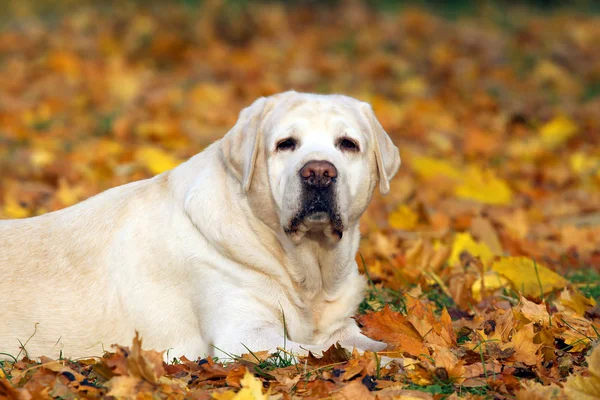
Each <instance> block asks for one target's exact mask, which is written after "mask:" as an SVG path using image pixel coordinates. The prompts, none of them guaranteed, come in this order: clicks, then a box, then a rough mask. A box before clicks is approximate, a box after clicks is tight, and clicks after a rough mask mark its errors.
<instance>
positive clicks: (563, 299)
mask: <svg viewBox="0 0 600 400" xmlns="http://www.w3.org/2000/svg"><path fill="white" fill-rule="evenodd" d="M559 304H560V307H561V308H562V307H564V308H566V309H567V310H571V311H572V312H574V313H575V314H577V315H579V316H581V317H583V316H584V314H585V311H586V310H587V309H588V308H592V307H594V306H595V305H596V300H594V299H593V298H592V297H590V298H587V297H585V296H583V295H582V294H580V293H579V292H576V291H569V290H567V289H565V290H563V291H562V292H561V294H560V298H559ZM561 308H559V310H560V309H561Z"/></svg>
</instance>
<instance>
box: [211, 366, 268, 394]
mask: <svg viewBox="0 0 600 400" xmlns="http://www.w3.org/2000/svg"><path fill="white" fill-rule="evenodd" d="M240 383H241V384H242V390H240V391H239V392H237V393H234V392H233V391H232V390H228V391H226V392H221V393H213V395H212V398H213V399H216V400H268V399H269V396H270V390H269V391H267V393H263V392H262V389H263V384H262V381H261V380H260V379H258V378H256V377H255V376H254V375H252V374H251V373H250V372H248V371H246V374H245V375H244V377H243V378H242V380H241V381H240Z"/></svg>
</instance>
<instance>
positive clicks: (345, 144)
mask: <svg viewBox="0 0 600 400" xmlns="http://www.w3.org/2000/svg"><path fill="white" fill-rule="evenodd" d="M338 146H339V148H340V149H341V150H342V151H352V152H357V151H358V150H359V148H358V144H356V142H355V141H353V140H350V139H348V138H342V139H340V140H339V142H338Z"/></svg>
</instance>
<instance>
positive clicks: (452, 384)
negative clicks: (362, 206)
mask: <svg viewBox="0 0 600 400" xmlns="http://www.w3.org/2000/svg"><path fill="white" fill-rule="evenodd" d="M206 4H207V6H206V7H205V8H204V9H202V10H201V11H200V12H199V14H198V15H197V19H195V18H192V17H191V16H190V15H191V13H190V12H189V10H188V9H185V8H182V7H180V6H164V9H161V10H159V11H158V12H157V11H156V10H155V11H154V12H152V11H148V10H150V8H149V9H148V10H144V11H143V12H142V11H140V10H137V9H135V8H131V7H129V8H128V7H124V8H123V9H119V10H118V11H117V10H114V15H113V14H111V15H108V16H107V15H104V14H102V13H101V12H99V11H97V10H94V9H93V8H92V9H82V10H80V11H78V12H76V13H73V14H66V15H65V16H64V18H63V19H62V20H61V21H60V23H59V24H57V25H54V26H52V25H50V24H47V23H46V22H43V21H38V20H36V19H34V18H32V19H30V20H28V21H29V23H28V24H19V23H18V20H17V22H15V23H14V25H12V27H11V28H10V29H6V30H4V31H0V68H1V72H2V73H0V105H1V107H0V176H1V177H2V179H0V217H2V218H23V217H29V216H34V215H39V214H43V213H45V212H48V211H53V210H56V209H60V208H63V207H67V206H70V205H72V204H74V203H76V202H78V201H81V200H83V199H85V198H87V197H89V196H92V195H93V194H95V193H98V192H100V191H102V190H105V189H107V188H109V187H112V186H116V185H119V184H123V183H126V182H130V181H133V180H136V179H143V178H146V177H149V176H151V175H153V174H158V173H161V172H164V171H165V170H168V169H170V168H173V167H175V166H176V165H177V164H178V163H179V162H181V161H182V160H184V159H186V158H187V157H189V156H191V155H193V154H195V153H197V152H198V151H200V150H201V149H202V147H204V146H206V145H207V144H208V143H210V142H211V141H212V140H214V139H216V138H218V137H220V136H222V135H223V134H224V132H226V131H227V129H228V128H230V127H231V126H232V125H233V124H234V123H235V119H236V116H237V112H238V111H239V109H241V108H242V107H243V106H245V105H247V104H249V103H250V102H251V101H253V100H254V99H255V98H256V97H258V96H261V95H267V94H271V93H274V92H279V91H282V90H286V89H289V88H292V87H293V88H296V89H297V90H306V91H315V90H317V89H319V90H322V91H326V92H344V93H347V94H350V95H353V96H355V97H358V98H360V99H363V100H365V101H369V102H371V103H372V105H373V107H374V109H375V111H376V114H377V116H378V118H379V119H380V121H381V122H382V124H383V126H384V127H386V129H387V131H388V132H389V133H390V135H391V136H392V137H393V138H394V141H395V143H396V144H397V145H398V147H399V148H400V152H401V156H402V159H403V165H402V167H401V169H400V172H399V174H398V176H397V177H396V178H395V179H394V182H393V183H392V191H391V193H390V195H389V196H387V197H385V198H382V197H379V196H376V197H375V198H374V200H373V202H372V205H371V206H370V208H369V209H368V211H367V212H366V214H365V216H364V217H363V220H362V222H363V223H362V226H361V230H362V233H363V237H364V239H363V241H362V243H361V247H360V253H361V254H360V255H359V256H358V257H357V262H358V264H359V266H360V267H361V268H363V261H364V265H366V267H367V268H366V272H368V273H369V278H370V285H369V291H368V293H367V296H366V299H365V301H364V302H363V304H362V305H361V310H362V311H365V313H364V314H361V315H359V316H357V317H356V318H357V322H358V323H359V324H360V325H361V326H362V329H363V332H364V333H365V334H366V335H368V336H370V337H372V338H374V339H377V340H381V341H384V342H385V343H387V344H388V348H387V349H386V350H385V351H383V352H381V353H379V354H377V355H376V354H373V353H369V352H366V353H364V354H359V353H357V352H353V353H350V351H352V349H347V350H344V349H341V348H338V347H333V348H331V349H330V350H329V351H327V352H326V353H325V354H324V355H309V356H307V357H303V356H296V355H290V354H288V353H287V352H286V350H285V349H282V350H280V351H279V352H278V353H276V354H275V355H272V354H267V353H265V352H261V351H260V350H261V349H251V350H253V351H255V353H254V354H246V355H240V356H239V357H232V358H230V357H229V356H226V357H225V359H221V360H219V361H215V360H213V359H210V358H207V359H202V360H187V359H185V358H182V359H177V360H175V361H171V362H169V363H168V364H165V363H163V361H162V360H163V355H162V353H158V352H155V351H144V350H142V349H141V341H140V339H136V340H135V341H134V342H133V345H132V347H131V348H125V347H119V346H117V347H115V348H113V349H112V350H111V352H110V353H108V354H106V356H105V357H103V358H101V359H88V360H50V359H47V358H42V359H41V360H38V361H33V360H29V359H27V358H26V357H25V358H23V356H24V355H25V354H26V353H25V351H26V346H25V349H24V352H23V353H22V354H19V355H14V356H15V357H16V358H15V359H14V360H13V361H12V362H1V363H0V367H1V368H0V397H2V398H5V397H6V398H14V399H30V398H36V399H37V398H49V397H54V398H56V397H61V398H73V397H88V398H93V397H100V396H104V395H110V396H114V397H116V398H131V397H135V396H142V397H143V396H156V397H159V398H167V397H170V398H210V397H211V396H212V397H213V398H218V399H230V398H238V399H262V398H270V397H273V398H277V397H280V398H292V397H303V398H322V397H333V398H361V399H362V398H364V399H369V398H380V399H387V398H399V397H401V396H404V397H406V398H432V397H435V398H440V397H442V396H445V395H450V396H452V397H453V398H456V397H464V398H478V396H483V397H485V396H494V397H495V398H498V399H503V398H514V397H515V396H516V397H517V398H527V399H531V398H548V399H552V398H556V399H562V398H572V399H586V397H585V396H588V397H587V398H596V397H598V396H600V388H599V387H600V350H599V349H598V346H597V343H598V341H599V340H600V311H599V308H598V305H597V304H596V301H595V300H594V298H592V297H589V296H585V295H584V294H583V292H582V291H580V290H579V289H581V288H580V287H577V286H575V285H574V284H571V283H570V282H569V281H568V280H567V279H566V278H565V276H567V274H568V273H571V272H572V271H577V270H580V269H585V270H594V268H596V269H595V271H596V273H597V272H598V271H597V266H598V265H600V251H598V249H600V206H599V204H600V152H599V149H600V134H599V132H600V116H599V114H598V113H597V109H598V108H599V107H600V100H599V98H600V97H599V96H598V94H597V93H595V92H594V90H598V89H594V87H596V86H594V85H597V77H598V76H600V70H599V69H598V68H599V67H598V66H599V65H600V52H599V51H598V49H599V47H598V46H597V43H598V42H599V41H600V24H598V23H597V21H596V20H594V19H593V17H589V18H584V17H577V18H576V17H570V16H568V15H565V16H560V15H557V16H554V17H550V16H546V17H538V16H532V15H531V14H525V15H524V16H522V15H520V14H511V16H512V17H513V18H512V19H511V23H512V22H514V23H515V26H512V27H499V26H498V24H492V23H490V22H489V21H488V22H485V23H484V22H483V21H481V20H475V21H473V20H467V21H461V22H451V21H445V20H443V19H441V18H438V17H435V16H434V15H432V14H431V13H427V12H423V11H418V10H406V11H405V12H402V13H398V14H394V13H390V14H388V15H381V14H376V13H373V12H372V10H369V9H367V8H366V7H365V6H361V3H359V2H350V3H349V4H347V5H344V6H343V7H341V8H340V9H334V10H329V11H327V10H322V11H321V12H315V11H314V10H312V11H307V10H302V9H296V10H291V9H290V10H288V9H285V8H284V7H281V6H271V7H259V6H256V7H253V8H251V9H249V10H247V11H246V12H242V13H241V14H235V15H234V17H235V18H234V19H231V20H229V19H228V18H227V14H226V13H225V12H224V11H222V10H221V9H219V7H218V2H217V3H214V2H206ZM211 4H213V5H214V4H217V6H215V7H213V6H211ZM105 11H106V10H105ZM239 20H243V21H244V24H239V23H238V24H233V23H231V21H239ZM515 21H517V22H515ZM518 21H520V22H518ZM505 22H506V21H505ZM242 25H243V26H250V27H252V29H251V30H244V29H242V28H238V26H242ZM358 26H360V27H361V28H360V32H361V35H356V31H358ZM240 29H241V30H240ZM511 29H512V30H511ZM267 64H268V65H272V66H273V67H272V68H266V67H265V65H267ZM529 64H531V65H529ZM520 69H523V70H520ZM595 79H596V80H595ZM594 82H596V83H594ZM596 276H597V275H596ZM591 285H592V286H593V287H595V288H596V289H597V287H598V285H597V284H596V285H595V286H594V285H593V283H592V284H591ZM120 345H123V344H122V343H121V344H120ZM595 348H596V350H594V349H595ZM155 350H163V349H155ZM173 356H178V355H173ZM170 358H171V359H172V357H170ZM290 362H291V365H288V364H290Z"/></svg>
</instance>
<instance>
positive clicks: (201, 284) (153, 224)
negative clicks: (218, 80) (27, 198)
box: [0, 92, 400, 358]
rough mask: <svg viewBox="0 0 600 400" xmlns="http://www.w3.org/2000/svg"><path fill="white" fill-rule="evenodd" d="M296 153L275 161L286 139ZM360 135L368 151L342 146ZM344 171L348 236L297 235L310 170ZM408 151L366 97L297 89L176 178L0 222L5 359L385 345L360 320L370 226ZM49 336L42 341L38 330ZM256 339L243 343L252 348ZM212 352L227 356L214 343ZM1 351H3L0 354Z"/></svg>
mask: <svg viewBox="0 0 600 400" xmlns="http://www.w3.org/2000/svg"><path fill="white" fill-rule="evenodd" d="M290 134H293V135H295V136H296V137H297V138H299V139H300V143H299V146H298V148H297V149H296V150H294V151H287V152H277V151H275V147H276V143H277V142H278V141H279V140H281V139H282V138H284V137H286V135H290ZM341 135H346V136H348V137H351V138H353V140H355V141H356V142H357V143H358V144H359V145H360V152H358V153H348V152H343V151H341V150H340V148H339V147H337V146H336V140H337V138H339V137H340V136H341ZM315 159H316V160H327V161H330V162H332V163H333V164H334V165H335V166H336V168H337V169H338V173H339V175H338V181H337V183H336V186H337V188H336V195H337V198H338V201H339V205H340V211H341V214H342V220H343V223H344V232H343V237H342V238H341V239H340V240H335V238H333V237H329V236H327V235H326V233H325V232H322V233H319V232H313V233H310V232H309V233H306V235H305V236H303V237H294V238H292V237H290V236H288V235H286V233H285V232H284V230H283V227H284V226H285V224H286V223H288V222H289V218H290V217H291V216H292V215H293V214H294V212H296V211H297V209H298V207H299V206H300V205H299V202H300V201H301V194H300V193H301V187H300V183H299V182H300V181H299V177H298V176H299V175H298V171H299V169H300V168H301V167H302V166H303V165H304V164H305V163H306V162H307V161H309V160H315ZM399 165H400V158H399V155H398V150H397V148H396V147H395V146H394V145H393V144H392V142H391V140H390V139H389V137H388V136H387V135H386V133H385V132H384V131H383V128H381V125H380V124H379V122H377V120H376V119H375V116H374V115H373V112H372V110H371V108H370V106H368V105H367V104H365V103H361V102H359V101H357V100H355V99H352V98H349V97H345V96H339V95H331V96H323V95H313V94H301V93H296V92H286V93H282V94H279V95H275V96H271V97H268V98H261V99H259V100H257V101H256V102H255V103H253V104H252V105H251V106H250V107H248V108H246V109H245V110H243V111H242V112H241V113H240V118H239V120H238V122H237V124H236V125H235V126H234V127H233V128H232V129H231V131H230V132H229V133H227V135H226V136H225V137H224V138H223V139H221V140H219V141H217V142H215V143H214V144H213V145H211V146H210V147H208V148H207V149H206V150H204V151H203V152H201V153H200V154H198V155H196V156H194V157H192V158H191V159H190V160H188V161H187V162H185V163H183V164H181V165H180V166H178V167H177V168H175V169H174V170H171V171H168V172H165V173H163V174H161V175H158V176H156V177H154V178H152V179H148V180H144V181H139V182H133V183H130V184H127V185H123V186H120V187H117V188H114V189H111V190H107V191H106V192H104V193H100V194H99V195H97V196H94V197H92V198H90V199H88V200H86V201H83V202H81V203H79V204H77V205H74V206H72V207H69V208H66V209H64V210H60V211H56V212H52V213H49V214H46V215H42V216H39V217H35V218H29V219H22V220H3V221H0V307H1V308H0V353H8V354H12V355H16V354H17V353H19V351H20V343H19V341H20V342H21V343H25V342H26V341H27V340H28V338H29V337H30V336H32V335H33V336H32V337H31V339H30V340H29V341H28V342H27V345H26V346H25V350H26V351H27V353H28V354H29V356H30V357H38V356H41V355H46V356H50V357H57V356H58V355H59V353H60V352H61V351H62V354H63V356H65V357H86V356H94V355H101V354H102V351H103V350H105V349H107V350H108V349H109V348H110V345H111V344H113V343H119V344H129V343H130V342H131V339H132V337H133V336H134V332H135V331H136V330H137V331H139V332H140V334H141V336H142V337H143V339H144V347H147V348H155V349H159V350H163V349H170V350H169V355H170V357H173V356H180V355H186V356H187V357H188V358H195V357H198V356H205V355H213V354H215V355H222V354H221V353H219V351H218V350H216V349H215V347H218V348H219V349H222V350H225V351H228V352H232V353H237V354H240V353H244V352H246V350H245V348H244V347H243V345H245V346H247V347H248V348H250V349H252V350H266V349H270V350H273V349H275V348H276V347H277V346H282V345H283V343H284V339H283V336H284V323H283V320H284V317H285V322H286V328H285V332H287V339H288V341H287V346H288V348H290V349H291V350H293V351H301V349H302V348H304V349H311V350H315V349H322V348H326V347H328V346H329V345H330V344H332V343H335V342H336V341H340V342H341V343H342V344H343V345H345V346H349V347H354V346H356V347H357V348H360V349H372V350H380V349H382V348H383V347H384V345H383V344H381V343H379V342H375V341H373V340H370V339H368V338H367V337H365V336H363V335H362V334H361V333H360V330H359V328H358V327H357V325H356V323H355V322H354V320H352V319H351V317H352V316H353V315H354V313H355V312H356V310H357V306H358V304H359V303H360V301H361V299H362V296H363V290H364V287H365V280H364V278H363V277H362V276H361V275H359V273H358V269H357V265H356V263H355V260H354V257H355V254H356V251H357V248H358V242H359V229H358V219H359V217H360V216H361V214H362V213H363V211H364V210H365V208H366V207H367V204H368V203H369V201H370V198H371V195H372V192H373V189H374V187H375V185H376V183H377V182H379V185H380V190H381V191H382V192H387V191H388V190H389V179H391V178H392V177H393V176H394V174H395V173H396V171H397V169H398V167H399ZM34 331H35V334H34ZM242 344H243V345H242ZM213 346H214V347H213ZM0 357H2V356H0Z"/></svg>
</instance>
